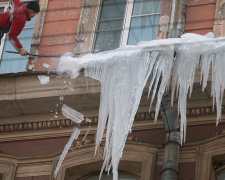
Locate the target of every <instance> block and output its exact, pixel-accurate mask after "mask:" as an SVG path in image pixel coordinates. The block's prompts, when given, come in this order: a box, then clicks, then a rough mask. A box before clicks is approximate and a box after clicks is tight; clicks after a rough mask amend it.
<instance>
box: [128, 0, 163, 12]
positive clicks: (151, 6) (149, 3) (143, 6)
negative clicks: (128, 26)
mask: <svg viewBox="0 0 225 180" xmlns="http://www.w3.org/2000/svg"><path fill="white" fill-rule="evenodd" d="M160 9H161V0H135V1H134V7H133V13H132V15H133V16H134V15H140V14H150V13H158V12H160Z"/></svg>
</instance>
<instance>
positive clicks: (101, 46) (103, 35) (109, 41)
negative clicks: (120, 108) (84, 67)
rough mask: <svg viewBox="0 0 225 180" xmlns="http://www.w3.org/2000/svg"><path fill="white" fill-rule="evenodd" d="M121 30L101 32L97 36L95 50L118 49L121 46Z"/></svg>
mask: <svg viewBox="0 0 225 180" xmlns="http://www.w3.org/2000/svg"><path fill="white" fill-rule="evenodd" d="M120 35H121V30H116V31H105V32H99V33H98V34H97V38H96V44H95V49H94V52H95V53H97V52H101V51H105V50H111V49H116V48H117V47H119V43H120Z"/></svg>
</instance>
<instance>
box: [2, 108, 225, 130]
mask: <svg viewBox="0 0 225 180" xmlns="http://www.w3.org/2000/svg"><path fill="white" fill-rule="evenodd" d="M222 112H223V113H225V106H223V107H222ZM204 115H216V111H213V109H212V107H198V108H188V109H187V116H188V117H197V116H204ZM154 116H155V113H154V112H150V113H148V112H142V113H137V114H136V116H135V122H140V121H151V122H153V120H154ZM87 118H89V119H90V120H91V122H87V121H83V122H82V123H81V125H80V126H83V127H84V126H96V125H97V122H98V117H97V116H94V117H87ZM159 118H160V117H159ZM74 126H75V123H74V122H73V121H71V120H69V119H58V120H49V121H39V122H24V123H14V124H2V125H0V133H9V132H20V131H35V130H46V129H62V128H71V127H74Z"/></svg>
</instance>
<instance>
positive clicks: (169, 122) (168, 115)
mask: <svg viewBox="0 0 225 180" xmlns="http://www.w3.org/2000/svg"><path fill="white" fill-rule="evenodd" d="M186 4H187V0H173V3H172V13H171V20H170V21H171V24H170V31H169V35H168V37H169V38H177V37H180V36H181V35H182V34H183V33H184V28H185V18H186ZM160 112H161V116H162V119H163V123H164V128H165V131H166V140H165V152H164V160H163V167H162V172H161V179H162V180H176V179H177V177H178V174H179V173H178V160H179V154H180V131H179V122H178V115H177V111H176V110H175V109H174V108H173V107H172V105H171V102H170V99H169V92H166V93H165V94H164V96H163V99H162V103H161V109H160Z"/></svg>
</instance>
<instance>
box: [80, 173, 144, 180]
mask: <svg viewBox="0 0 225 180" xmlns="http://www.w3.org/2000/svg"><path fill="white" fill-rule="evenodd" d="M98 179H99V173H95V174H92V175H89V176H85V177H83V178H80V179H79V180H98ZM101 179H103V180H112V179H113V175H112V174H110V175H107V174H106V173H105V174H103V175H102V177H101ZM139 179H140V177H138V176H136V175H134V174H131V173H127V172H119V175H118V180H139Z"/></svg>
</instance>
